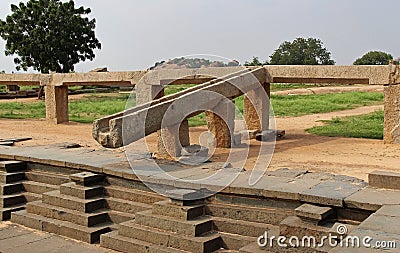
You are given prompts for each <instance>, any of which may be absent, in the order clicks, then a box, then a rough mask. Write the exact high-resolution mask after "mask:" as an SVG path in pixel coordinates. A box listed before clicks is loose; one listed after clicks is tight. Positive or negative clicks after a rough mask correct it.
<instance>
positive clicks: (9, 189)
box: [0, 183, 24, 195]
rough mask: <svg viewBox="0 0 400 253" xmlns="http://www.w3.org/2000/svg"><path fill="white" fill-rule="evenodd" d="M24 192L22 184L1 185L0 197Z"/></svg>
mask: <svg viewBox="0 0 400 253" xmlns="http://www.w3.org/2000/svg"><path fill="white" fill-rule="evenodd" d="M22 191H24V187H23V185H22V183H11V184H3V183H0V195H10V194H14V193H18V192H22Z"/></svg>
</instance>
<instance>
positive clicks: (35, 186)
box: [22, 181, 58, 194]
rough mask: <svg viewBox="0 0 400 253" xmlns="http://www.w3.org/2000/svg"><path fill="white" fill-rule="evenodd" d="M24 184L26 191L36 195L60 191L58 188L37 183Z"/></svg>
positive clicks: (24, 182)
mask: <svg viewBox="0 0 400 253" xmlns="http://www.w3.org/2000/svg"><path fill="white" fill-rule="evenodd" d="M22 184H23V186H24V189H25V191H27V192H31V193H36V194H42V193H45V192H50V191H55V190H58V186H55V185H51V184H45V183H40V182H35V181H23V182H22Z"/></svg>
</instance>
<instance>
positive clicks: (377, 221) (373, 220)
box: [358, 214, 400, 235]
mask: <svg viewBox="0 0 400 253" xmlns="http://www.w3.org/2000/svg"><path fill="white" fill-rule="evenodd" d="M397 224H400V217H399V216H386V215H379V214H372V215H371V216H370V217H369V218H368V219H366V220H365V221H364V222H363V223H361V224H360V225H359V226H358V228H360V229H364V230H373V231H382V232H385V233H388V234H395V235H396V234H397V235H400V227H399V226H398V225H397Z"/></svg>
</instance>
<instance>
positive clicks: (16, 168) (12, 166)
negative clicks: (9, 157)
mask: <svg viewBox="0 0 400 253" xmlns="http://www.w3.org/2000/svg"><path fill="white" fill-rule="evenodd" d="M24 170H26V163H24V162H20V161H0V171H2V172H11V173H12V172H21V171H24Z"/></svg>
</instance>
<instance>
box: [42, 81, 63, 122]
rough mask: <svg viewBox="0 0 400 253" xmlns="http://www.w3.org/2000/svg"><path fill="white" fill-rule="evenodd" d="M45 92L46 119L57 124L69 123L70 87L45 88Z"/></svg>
mask: <svg viewBox="0 0 400 253" xmlns="http://www.w3.org/2000/svg"><path fill="white" fill-rule="evenodd" d="M45 92H46V119H47V120H48V121H49V122H53V123H55V124H61V123H65V122H68V121H69V115H68V87H67V86H45Z"/></svg>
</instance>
